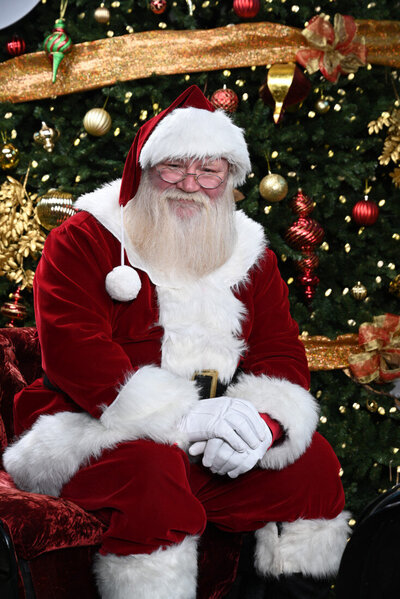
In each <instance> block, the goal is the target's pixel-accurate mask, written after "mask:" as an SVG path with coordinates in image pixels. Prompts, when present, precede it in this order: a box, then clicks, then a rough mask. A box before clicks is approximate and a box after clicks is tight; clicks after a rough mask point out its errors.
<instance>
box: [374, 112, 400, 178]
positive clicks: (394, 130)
mask: <svg viewBox="0 0 400 599" xmlns="http://www.w3.org/2000/svg"><path fill="white" fill-rule="evenodd" d="M383 127H387V128H388V130H387V134H386V139H385V141H384V143H383V150H382V154H381V155H380V156H379V158H378V160H379V164H383V165H384V166H386V165H388V164H389V162H390V161H392V162H394V164H398V162H399V160H400V108H394V107H393V108H392V110H391V111H390V112H388V111H384V112H382V114H381V116H380V117H379V118H378V119H377V120H376V121H371V122H370V123H368V133H369V134H370V135H372V134H373V133H379V131H381V130H382V129H383ZM389 174H390V176H391V177H392V179H393V183H394V185H395V186H396V187H400V169H399V168H395V169H394V170H393V171H392V172H391V173H389Z"/></svg>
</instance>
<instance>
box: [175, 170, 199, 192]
mask: <svg viewBox="0 0 400 599" xmlns="http://www.w3.org/2000/svg"><path fill="white" fill-rule="evenodd" d="M176 186H177V188H178V189H182V191H186V192H187V193H192V192H195V191H199V189H200V187H201V185H199V184H198V183H197V181H196V179H195V175H192V174H190V173H187V175H186V177H185V178H184V179H182V181H179V183H177V184H176Z"/></svg>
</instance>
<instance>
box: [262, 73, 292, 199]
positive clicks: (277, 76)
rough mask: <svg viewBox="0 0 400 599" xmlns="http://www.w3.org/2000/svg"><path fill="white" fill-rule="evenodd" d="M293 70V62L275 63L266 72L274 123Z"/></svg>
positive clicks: (281, 106)
mask: <svg viewBox="0 0 400 599" xmlns="http://www.w3.org/2000/svg"><path fill="white" fill-rule="evenodd" d="M295 70H296V64H295V63H294V62H288V63H279V62H277V63H275V64H273V65H272V67H271V68H270V69H269V71H268V77H267V85H268V88H269V91H270V92H271V96H272V97H273V99H274V102H275V109H274V121H275V123H277V122H278V121H279V117H280V116H281V112H282V108H283V103H284V101H285V98H286V96H287V93H288V91H289V89H290V86H291V85H292V82H293V77H294V73H295ZM261 195H262V194H261ZM285 195H286V194H285ZM283 197H284V196H283ZM281 199H282V198H281Z"/></svg>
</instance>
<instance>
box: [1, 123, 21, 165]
mask: <svg viewBox="0 0 400 599" xmlns="http://www.w3.org/2000/svg"><path fill="white" fill-rule="evenodd" d="M1 137H2V140H3V143H2V144H0V167H1V168H2V169H3V171H9V170H11V169H12V168H15V167H16V166H17V164H18V162H19V150H18V149H17V148H16V147H15V146H14V145H13V144H12V143H10V142H8V141H7V136H6V134H5V133H4V132H3V131H2V132H1Z"/></svg>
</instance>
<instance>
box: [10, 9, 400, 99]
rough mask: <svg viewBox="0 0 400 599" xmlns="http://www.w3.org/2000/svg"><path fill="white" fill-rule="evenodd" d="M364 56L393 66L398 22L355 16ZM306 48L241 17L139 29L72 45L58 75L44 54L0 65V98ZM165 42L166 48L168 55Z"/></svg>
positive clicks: (214, 66) (289, 54)
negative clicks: (191, 26) (202, 25)
mask: <svg viewBox="0 0 400 599" xmlns="http://www.w3.org/2000/svg"><path fill="white" fill-rule="evenodd" d="M356 23H357V25H358V35H363V36H364V37H365V42H366V45H367V48H368V60H369V62H371V63H373V64H381V65H389V66H392V67H400V22H398V21H371V20H368V21H365V20H364V21H356ZM305 47H307V41H306V40H305V38H304V37H303V36H302V34H301V31H300V29H297V28H294V27H287V26H286V25H279V24H278V23H241V24H239V25H227V26H226V27H219V28H216V29H209V30H185V31H176V30H167V31H145V32H142V33H133V34H130V35H123V36H120V37H114V38H106V39H101V40H96V41H93V42H84V43H82V44H75V45H74V47H73V49H72V51H71V52H70V54H68V56H66V57H65V60H63V62H62V64H61V66H60V68H59V71H58V76H57V81H56V82H55V83H54V84H53V83H52V82H51V66H50V63H49V61H48V58H47V57H46V54H45V53H44V52H35V53H33V54H24V55H21V56H17V57H15V58H12V59H10V60H7V61H6V62H3V63H1V64H0V102H14V103H17V102H27V101H30V100H38V99H43V98H50V97H55V96H62V95H64V94H71V93H75V92H81V91H87V90H89V89H96V88H99V87H103V86H108V85H113V84H115V83H116V82H117V81H129V80H134V79H141V78H144V77H149V76H151V75H153V74H156V75H173V74H177V73H194V72H201V71H214V70H219V69H225V68H238V67H249V66H253V65H254V66H260V65H267V64H273V63H275V62H290V61H294V60H295V57H296V52H297V50H299V49H300V48H305ZM171 48H173V53H172V54H171Z"/></svg>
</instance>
